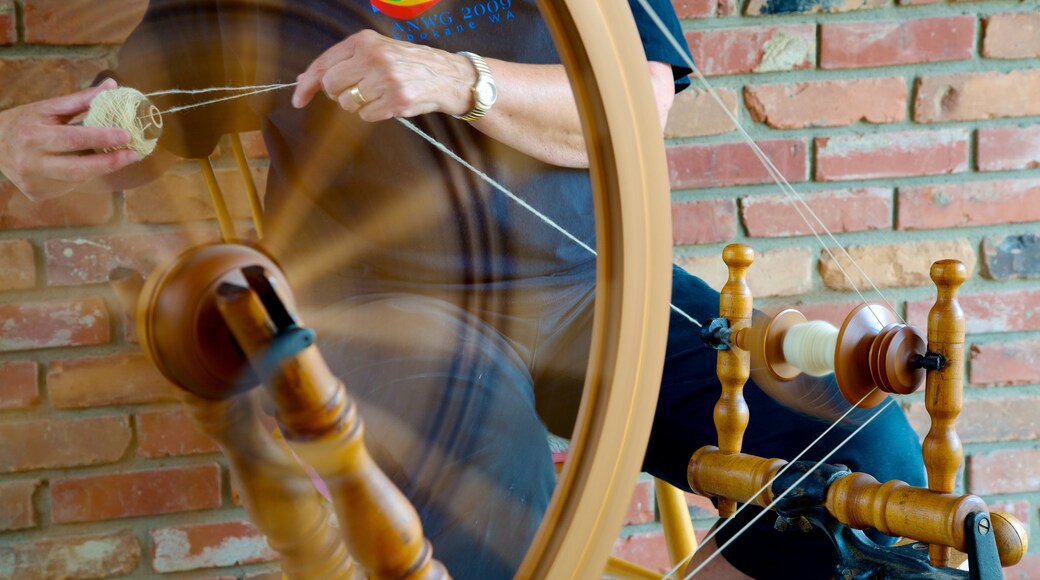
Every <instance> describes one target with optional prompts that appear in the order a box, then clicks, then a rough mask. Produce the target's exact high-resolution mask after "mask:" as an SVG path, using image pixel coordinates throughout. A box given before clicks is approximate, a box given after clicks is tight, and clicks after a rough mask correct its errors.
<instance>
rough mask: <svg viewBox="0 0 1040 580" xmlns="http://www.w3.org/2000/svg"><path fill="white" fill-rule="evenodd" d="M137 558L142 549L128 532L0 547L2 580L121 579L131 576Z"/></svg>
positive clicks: (139, 556)
mask: <svg viewBox="0 0 1040 580" xmlns="http://www.w3.org/2000/svg"><path fill="white" fill-rule="evenodd" d="M140 558H141V546H140V544H138V543H137V539H136V538H135V537H134V534H133V532H131V531H129V530H123V531H118V532H109V533H101V534H94V535H90V536H72V537H69V536H65V537H50V538H46V539H43V540H33V541H29V542H19V543H17V544H4V543H0V562H3V563H4V568H3V571H4V576H5V577H6V578H18V579H19V580H52V579H54V578H63V579H66V580H87V579H89V578H110V577H113V576H122V575H124V574H129V573H131V572H133V570H134V569H135V568H137V563H138V561H139V560H140Z"/></svg>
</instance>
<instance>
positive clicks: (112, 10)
mask: <svg viewBox="0 0 1040 580" xmlns="http://www.w3.org/2000/svg"><path fill="white" fill-rule="evenodd" d="M147 7H148V2H147V0H130V1H127V0H28V1H27V2H26V3H25V40H26V41H27V42H30V43H32V44H62V45H67V44H120V43H122V42H123V41H124V40H126V37H127V36H129V35H130V32H131V31H133V29H134V28H135V27H136V26H137V24H138V23H139V22H140V21H141V18H142V17H143V16H144V11H145V9H146V8H147Z"/></svg>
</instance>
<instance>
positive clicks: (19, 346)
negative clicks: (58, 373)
mask: <svg viewBox="0 0 1040 580" xmlns="http://www.w3.org/2000/svg"><path fill="white" fill-rule="evenodd" d="M109 339H110V336H109V327H108V310H107V309H106V308H105V302H104V301H103V300H102V299H101V298H96V297H91V298H79V299H74V300H54V301H50V302H30V303H21V304H0V352H3V351H16V350H31V349H38V348H51V347H58V346H80V345H88V344H104V343H107V342H108V341H109Z"/></svg>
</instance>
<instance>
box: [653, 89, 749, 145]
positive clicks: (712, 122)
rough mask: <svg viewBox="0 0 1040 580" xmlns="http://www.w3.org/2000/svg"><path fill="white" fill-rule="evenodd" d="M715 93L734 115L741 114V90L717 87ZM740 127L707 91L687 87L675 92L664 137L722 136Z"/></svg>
mask: <svg viewBox="0 0 1040 580" xmlns="http://www.w3.org/2000/svg"><path fill="white" fill-rule="evenodd" d="M715 93H716V94H717V95H718V96H719V99H720V100H721V101H722V102H723V104H724V105H725V106H726V109H727V110H728V111H729V112H730V113H731V114H732V115H733V116H734V117H736V115H737V93H736V92H735V91H733V90H732V89H723V88H716V89H715ZM735 129H736V125H735V124H734V123H733V121H732V120H731V119H730V118H729V116H727V115H726V114H725V113H724V112H722V111H720V110H719V104H718V102H717V101H716V100H715V99H714V98H713V97H712V96H711V94H710V93H709V92H708V91H706V90H700V89H693V88H690V89H687V90H685V91H683V92H681V93H679V94H678V95H675V102H674V103H672V110H671V111H670V112H669V113H668V122H667V123H666V124H665V127H664V136H665V137H668V138H681V137H704V136H707V135H721V134H723V133H729V132H730V131H733V130H735Z"/></svg>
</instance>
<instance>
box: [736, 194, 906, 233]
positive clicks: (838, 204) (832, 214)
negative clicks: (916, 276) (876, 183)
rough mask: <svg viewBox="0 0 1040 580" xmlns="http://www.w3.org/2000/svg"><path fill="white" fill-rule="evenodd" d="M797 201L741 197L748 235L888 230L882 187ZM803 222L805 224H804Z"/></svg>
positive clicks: (887, 197) (888, 202)
mask: <svg viewBox="0 0 1040 580" xmlns="http://www.w3.org/2000/svg"><path fill="white" fill-rule="evenodd" d="M800 199H801V201H799V200H795V199H791V198H789V197H788V196H786V195H756V196H749V197H744V198H741V200H740V213H741V216H742V218H743V220H744V227H745V228H747V233H748V235H749V236H751V237H756V238H758V237H771V238H772V237H781V236H805V235H811V234H812V233H813V232H816V233H821V234H822V233H824V232H831V233H841V232H862V231H868V230H881V229H885V230H887V229H890V228H891V227H892V190H891V189H888V188H885V187H867V188H855V189H841V190H834V191H817V192H814V193H809V194H805V195H802V196H801V198H800ZM806 205H808V207H809V209H810V210H812V213H813V214H815V215H816V217H818V218H819V220H818V221H817V220H816V219H814V218H813V217H812V215H810V214H809V212H808V211H807V210H806V208H805V206H806ZM803 216H804V218H803ZM806 220H808V221H809V223H805V222H806ZM821 222H822V223H823V227H821V226H820V223H821Z"/></svg>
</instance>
